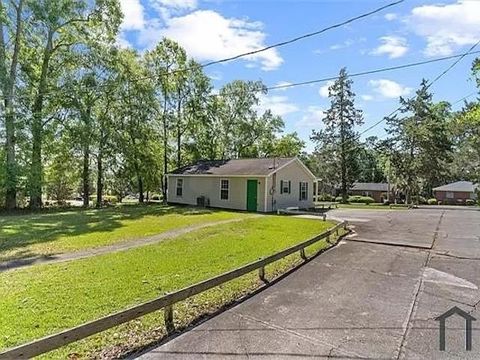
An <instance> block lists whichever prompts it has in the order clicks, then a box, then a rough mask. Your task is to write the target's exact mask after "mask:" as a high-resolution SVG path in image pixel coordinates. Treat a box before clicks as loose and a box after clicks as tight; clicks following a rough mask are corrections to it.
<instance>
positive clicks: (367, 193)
mask: <svg viewBox="0 0 480 360" xmlns="http://www.w3.org/2000/svg"><path fill="white" fill-rule="evenodd" d="M362 196H370V197H373V196H372V193H371V192H370V191H363V192H362Z"/></svg>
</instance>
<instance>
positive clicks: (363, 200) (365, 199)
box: [348, 195, 375, 205]
mask: <svg viewBox="0 0 480 360" xmlns="http://www.w3.org/2000/svg"><path fill="white" fill-rule="evenodd" d="M348 202H351V203H360V204H366V205H368V204H371V203H373V202H375V200H374V199H373V198H371V197H370V196H359V195H355V196H350V197H349V198H348Z"/></svg>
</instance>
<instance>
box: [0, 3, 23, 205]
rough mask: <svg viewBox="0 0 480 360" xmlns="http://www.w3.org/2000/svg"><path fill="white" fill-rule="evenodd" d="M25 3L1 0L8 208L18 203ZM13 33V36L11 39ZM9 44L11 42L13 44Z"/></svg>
mask: <svg viewBox="0 0 480 360" xmlns="http://www.w3.org/2000/svg"><path fill="white" fill-rule="evenodd" d="M23 5H24V0H18V1H17V2H15V1H13V0H12V1H10V2H7V8H5V6H4V3H3V0H0V84H1V89H0V90H1V93H2V95H3V107H4V108H3V112H4V113H5V138H6V140H5V155H4V156H2V158H1V162H4V163H5V174H4V180H3V182H2V184H5V207H6V208H7V209H14V208H15V207H16V205H17V201H16V196H17V174H16V170H17V169H16V160H15V118H16V117H15V109H14V95H15V85H16V82H17V69H18V61H19V56H20V51H21V47H22V37H23V32H24V19H23ZM10 34H12V35H10ZM10 36H11V37H13V39H10ZM8 44H11V46H10V48H9V47H8ZM4 159H5V160H4Z"/></svg>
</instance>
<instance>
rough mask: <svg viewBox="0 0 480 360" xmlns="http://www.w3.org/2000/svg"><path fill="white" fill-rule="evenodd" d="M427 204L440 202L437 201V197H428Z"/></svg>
mask: <svg viewBox="0 0 480 360" xmlns="http://www.w3.org/2000/svg"><path fill="white" fill-rule="evenodd" d="M427 204H428V205H437V204H438V201H437V199H435V198H431V199H428V200H427Z"/></svg>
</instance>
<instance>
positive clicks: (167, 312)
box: [0, 221, 347, 359]
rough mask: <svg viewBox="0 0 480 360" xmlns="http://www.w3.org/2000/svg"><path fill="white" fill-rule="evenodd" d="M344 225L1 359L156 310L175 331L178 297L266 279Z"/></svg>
mask: <svg viewBox="0 0 480 360" xmlns="http://www.w3.org/2000/svg"><path fill="white" fill-rule="evenodd" d="M341 228H344V229H347V222H346V221H344V222H342V223H339V224H337V225H336V226H334V227H333V228H331V229H329V230H327V231H325V232H323V233H321V234H320V235H317V236H315V237H314V238H312V239H310V240H307V241H304V242H302V243H300V244H297V245H295V246H292V247H290V248H287V249H285V250H282V251H280V252H277V253H275V254H273V255H270V256H267V257H265V258H263V259H260V260H257V261H255V262H253V263H250V264H247V265H245V266H242V267H240V268H237V269H234V270H232V271H229V272H226V273H223V274H221V275H219V276H216V277H213V278H211V279H208V280H205V281H202V282H200V283H197V284H194V285H191V286H189V287H187V288H184V289H181V290H178V291H176V292H173V293H170V294H166V295H164V296H161V297H158V298H156V299H154V300H151V301H148V302H145V303H142V304H139V305H136V306H133V307H131V308H129V309H126V310H123V311H120V312H117V313H114V314H111V315H107V316H105V317H102V318H100V319H97V320H94V321H91V322H88V323H85V324H82V325H79V326H77V327H74V328H71V329H68V330H64V331H62V332H59V333H57V334H54V335H49V336H46V337H44V338H42V339H39V340H34V341H32V342H29V343H26V344H23V345H19V346H17V347H14V348H11V349H7V350H5V351H4V352H2V353H0V359H28V358H31V357H34V356H37V355H40V354H44V353H46V352H49V351H52V350H55V349H58V348H60V347H62V346H64V345H68V344H70V343H73V342H75V341H78V340H81V339H84V338H86V337H89V336H91V335H94V334H97V333H100V332H102V331H105V330H108V329H110V328H113V327H115V326H118V325H120V324H123V323H126V322H128V321H131V320H134V319H136V318H139V317H141V316H144V315H147V314H149V313H152V312H154V311H157V310H160V309H162V308H163V309H164V317H165V327H166V330H167V332H168V333H171V332H172V331H174V329H175V328H174V323H173V305H174V304H175V303H177V302H179V301H182V300H186V299H188V298H189V297H191V296H194V295H197V294H199V293H201V292H204V291H206V290H209V289H212V288H214V287H216V286H219V285H222V284H224V283H226V282H228V281H231V280H234V279H236V278H238V277H240V276H243V275H246V274H248V273H250V272H252V271H254V270H258V275H259V277H260V279H261V280H262V281H263V280H265V266H266V265H268V264H271V263H273V262H275V261H278V260H280V259H283V258H284V257H286V256H288V255H291V254H294V253H296V252H297V251H298V252H300V256H301V257H302V259H304V260H306V259H307V257H306V255H305V248H306V247H308V246H310V245H313V244H315V243H317V242H318V241H320V240H323V239H327V241H330V235H332V234H333V233H335V234H336V235H337V236H338V234H339V230H340V229H341Z"/></svg>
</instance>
